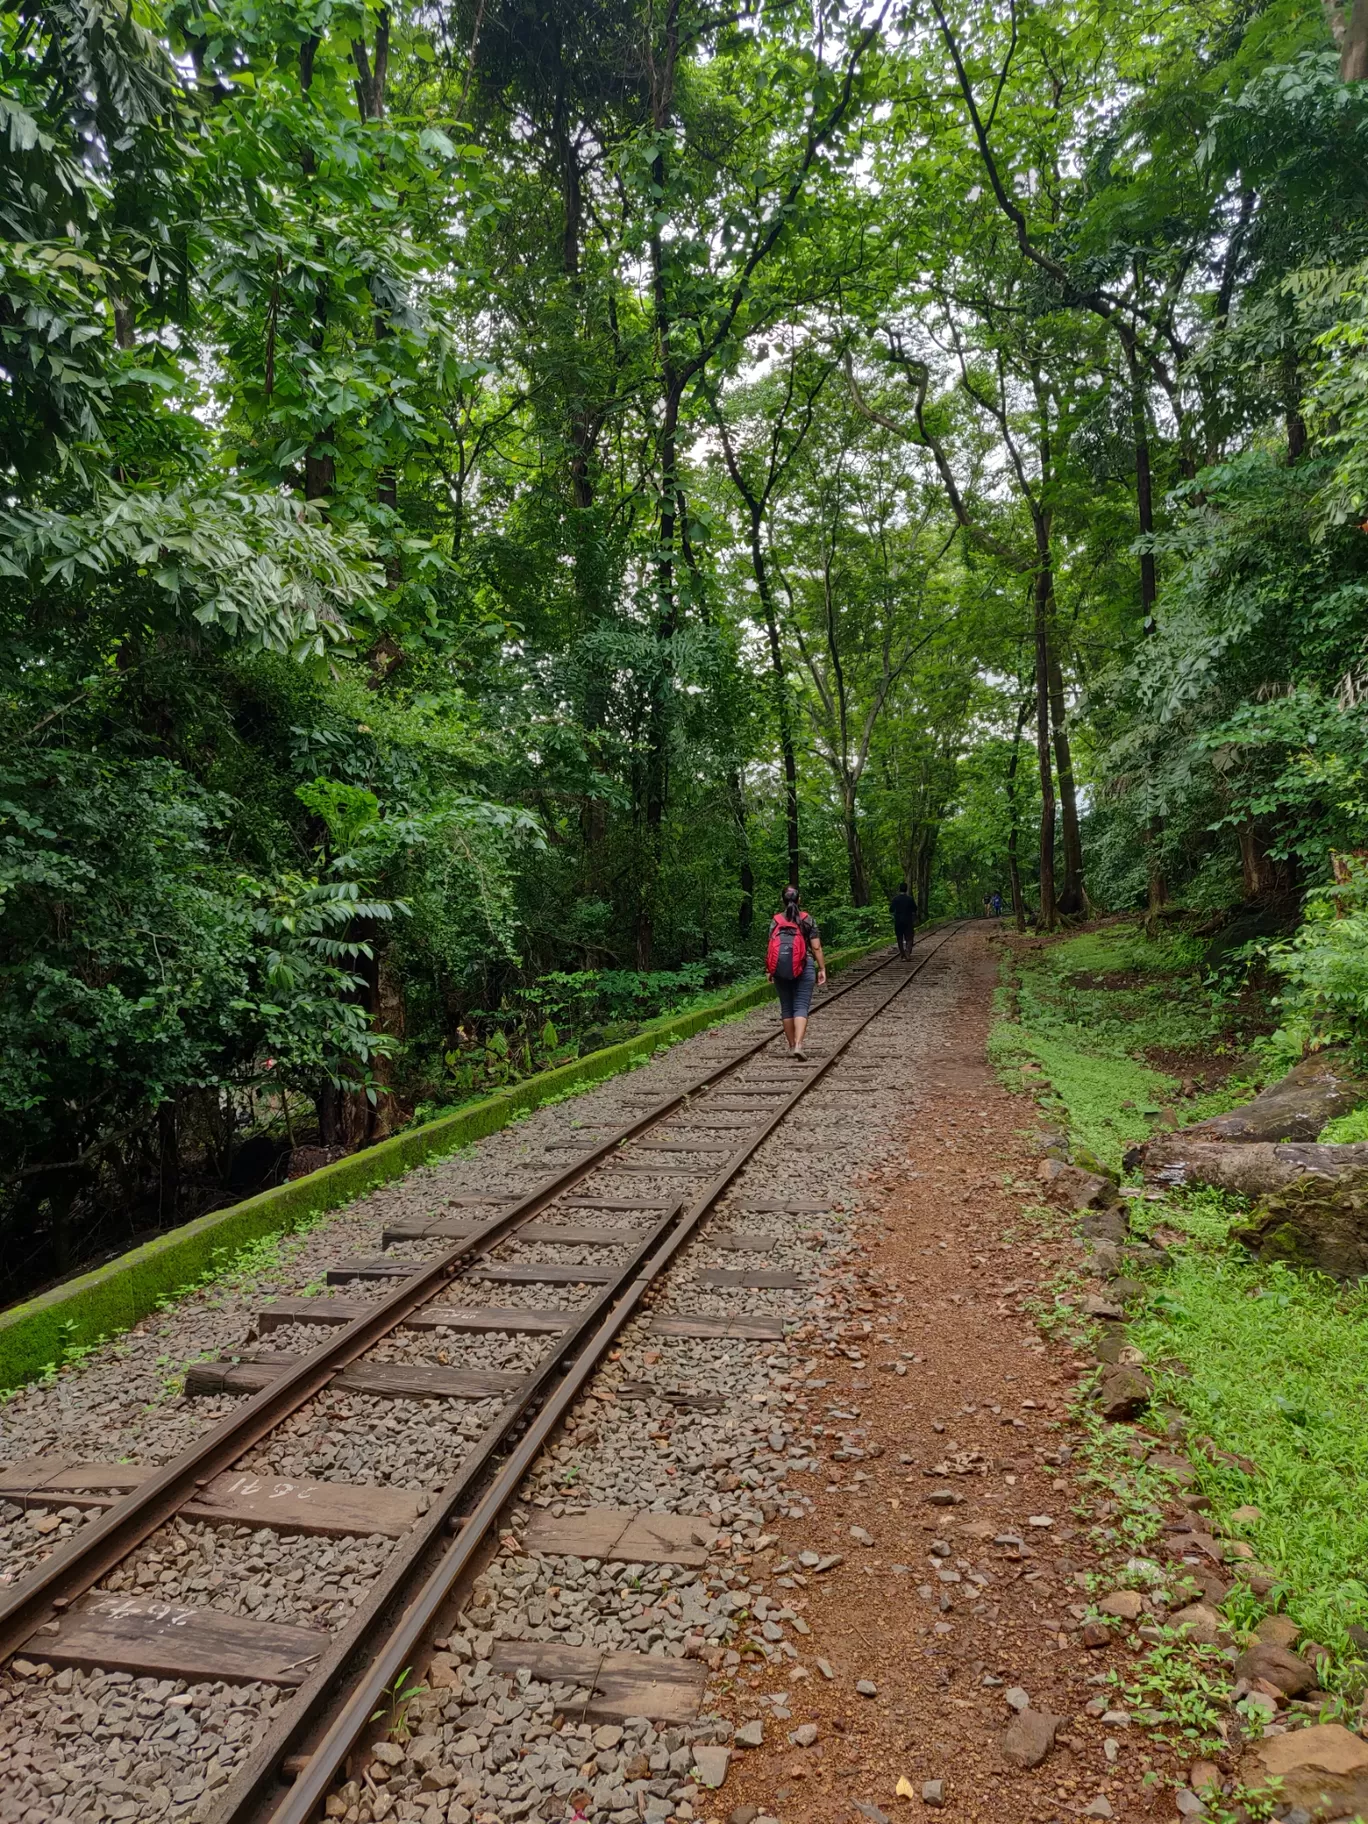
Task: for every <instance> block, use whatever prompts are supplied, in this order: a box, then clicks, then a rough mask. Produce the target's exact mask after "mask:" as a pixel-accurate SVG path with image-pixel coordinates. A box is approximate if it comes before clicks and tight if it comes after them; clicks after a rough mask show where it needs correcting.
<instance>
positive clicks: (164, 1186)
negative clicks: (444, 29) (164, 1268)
mask: <svg viewBox="0 0 1368 1824" xmlns="http://www.w3.org/2000/svg"><path fill="white" fill-rule="evenodd" d="M178 1113H179V1111H178V1109H177V1107H176V1103H175V1099H174V1098H172V1099H170V1100H168V1101H166V1102H163V1103H162V1104H161V1105H160V1107H159V1108H158V1109H157V1220H158V1222H159V1223H161V1224H165V1223H170V1222H174V1221H175V1219H176V1214H177V1211H178V1210H179V1208H180V1175H181V1157H180V1124H179V1121H178V1119H177V1116H178Z"/></svg>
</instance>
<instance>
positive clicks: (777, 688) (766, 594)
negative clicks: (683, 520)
mask: <svg viewBox="0 0 1368 1824" xmlns="http://www.w3.org/2000/svg"><path fill="white" fill-rule="evenodd" d="M750 519H751V569H752V571H753V572H754V575H755V587H756V592H757V593H758V595H759V597H760V606H761V608H762V609H763V610H764V615H765V632H766V635H767V636H768V639H769V653H770V675H771V677H772V678H773V680H774V710H775V716H776V719H777V721H778V723H779V751H780V754H781V755H782V758H783V762H784V837H785V844H786V848H787V851H788V877H789V885H790V886H791V887H796V886H797V885H798V758H797V754H796V752H795V750H794V745H793V714H792V705H791V704H790V702H789V693H788V677H787V675H786V673H785V670H784V649H783V646H782V644H781V642H780V639H779V616H778V613H777V611H776V609H775V604H774V590H773V588H772V586H771V583H770V574H769V566H768V564H767V563H766V562H765V550H764V544H763V542H762V539H761V528H760V520H759V515H758V511H757V508H756V507H752V508H751V515H750Z"/></svg>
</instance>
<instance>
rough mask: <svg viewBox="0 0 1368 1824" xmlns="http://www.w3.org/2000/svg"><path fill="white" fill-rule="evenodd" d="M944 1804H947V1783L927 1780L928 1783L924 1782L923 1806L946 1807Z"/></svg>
mask: <svg viewBox="0 0 1368 1824" xmlns="http://www.w3.org/2000/svg"><path fill="white" fill-rule="evenodd" d="M944 1803H945V1781H944V1780H926V1781H924V1782H923V1784H922V1804H923V1805H944Z"/></svg>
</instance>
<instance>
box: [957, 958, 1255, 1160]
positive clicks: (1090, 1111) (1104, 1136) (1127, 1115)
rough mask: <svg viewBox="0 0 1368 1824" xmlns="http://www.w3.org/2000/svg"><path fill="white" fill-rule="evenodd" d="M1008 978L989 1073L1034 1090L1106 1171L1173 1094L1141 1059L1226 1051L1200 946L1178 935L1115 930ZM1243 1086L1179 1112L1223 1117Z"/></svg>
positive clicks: (1166, 1079) (1224, 1020)
mask: <svg viewBox="0 0 1368 1824" xmlns="http://www.w3.org/2000/svg"><path fill="white" fill-rule="evenodd" d="M1006 969H1007V971H1008V972H1009V976H1008V983H1007V986H1008V989H1009V994H1008V996H1007V997H1005V998H1006V999H1007V1000H1008V1001H1009V1004H1010V1010H1009V1011H1006V1013H1005V1017H1004V1018H1002V1019H1000V1020H999V1022H998V1023H997V1025H996V1026H995V1028H994V1031H993V1034H992V1037H991V1039H990V1041H989V1054H990V1056H991V1058H992V1060H993V1062H994V1064H995V1065H996V1066H997V1067H998V1069H999V1070H1000V1072H1001V1073H1002V1075H1003V1076H1004V1078H1005V1079H1006V1080H1007V1081H1008V1082H1009V1083H1010V1084H1011V1086H1012V1087H1013V1088H1032V1087H1035V1088H1036V1089H1037V1099H1038V1100H1039V1101H1040V1103H1041V1106H1042V1107H1043V1108H1044V1109H1045V1111H1046V1112H1047V1113H1048V1114H1052V1115H1054V1116H1055V1117H1057V1118H1058V1119H1059V1120H1060V1121H1061V1122H1064V1123H1066V1124H1067V1126H1068V1129H1069V1131H1070V1133H1071V1135H1072V1137H1073V1138H1074V1139H1075V1140H1076V1141H1079V1142H1082V1144H1083V1145H1085V1146H1087V1147H1088V1148H1089V1149H1090V1150H1091V1151H1092V1152H1094V1153H1095V1154H1096V1155H1097V1156H1098V1157H1099V1158H1100V1159H1102V1160H1103V1161H1104V1162H1105V1163H1106V1164H1107V1165H1109V1166H1111V1167H1113V1169H1115V1168H1117V1167H1119V1165H1120V1163H1121V1155H1122V1153H1123V1152H1124V1151H1125V1149H1126V1147H1127V1146H1128V1145H1133V1144H1134V1143H1135V1142H1136V1141H1138V1140H1142V1139H1144V1138H1145V1137H1146V1136H1147V1135H1148V1134H1149V1133H1150V1132H1151V1131H1152V1129H1153V1126H1154V1122H1155V1118H1156V1117H1157V1116H1158V1114H1159V1112H1160V1110H1161V1108H1162V1107H1163V1106H1164V1105H1165V1104H1166V1103H1167V1102H1169V1101H1170V1099H1171V1098H1172V1096H1173V1094H1174V1092H1175V1091H1176V1090H1177V1088H1178V1082H1177V1079H1176V1078H1174V1077H1173V1076H1171V1075H1169V1074H1167V1073H1166V1072H1165V1071H1163V1070H1159V1069H1156V1068H1155V1067H1154V1066H1153V1065H1152V1064H1150V1063H1148V1062H1147V1061H1146V1059H1145V1056H1144V1054H1145V1052H1146V1051H1148V1050H1151V1049H1162V1050H1165V1051H1178V1052H1189V1053H1191V1054H1192V1055H1193V1057H1194V1058H1201V1057H1202V1056H1212V1055H1222V1054H1225V1053H1227V1052H1228V1051H1229V1049H1230V1040H1229V1038H1228V1036H1227V1033H1228V1028H1229V1023H1230V1018H1231V1012H1230V1006H1229V1004H1228V1003H1227V1002H1226V1001H1225V1000H1224V999H1222V998H1220V997H1218V996H1215V995H1213V993H1212V992H1211V990H1210V989H1209V988H1208V987H1207V986H1206V985H1205V983H1204V981H1203V979H1202V968H1201V949H1200V946H1199V945H1196V944H1195V943H1194V942H1193V940H1192V939H1190V938H1186V937H1184V936H1182V935H1176V936H1165V937H1159V938H1153V939H1152V938H1147V937H1145V936H1144V935H1143V934H1142V933H1141V932H1140V931H1139V930H1138V929H1137V927H1136V926H1134V925H1131V924H1117V925H1111V926H1107V927H1104V928H1103V929H1102V930H1099V931H1089V932H1085V933H1084V934H1082V935H1081V936H1078V937H1073V938H1067V939H1065V940H1063V941H1062V942H1060V943H1055V944H1049V945H1046V946H1044V947H1042V948H1041V949H1037V950H1028V951H1025V952H1023V953H1021V954H1020V955H1018V956H1017V957H1016V958H1015V959H1009V960H1008V962H1007V964H1006ZM1123 975H1124V976H1125V977H1127V978H1129V979H1126V980H1124V981H1122V982H1119V983H1118V982H1117V980H1116V978H1118V977H1120V976H1123ZM1099 977H1110V978H1112V980H1111V981H1101V982H1099V980H1098V979H1097V978H1099ZM1033 1063H1034V1064H1035V1065H1037V1066H1039V1070H1038V1071H1037V1072H1034V1073H1033V1072H1032V1071H1031V1070H1030V1068H1029V1066H1030V1065H1031V1064H1033ZM1033 1078H1034V1083H1033ZM1251 1087H1252V1084H1251V1083H1250V1082H1248V1081H1241V1082H1238V1083H1234V1084H1232V1085H1229V1086H1226V1087H1222V1088H1221V1089H1218V1090H1213V1091H1212V1092H1211V1093H1209V1094H1207V1095H1205V1096H1198V1097H1194V1098H1192V1099H1191V1100H1190V1101H1189V1102H1188V1103H1187V1104H1186V1111H1185V1112H1188V1113H1189V1114H1190V1118H1191V1119H1192V1120H1200V1119H1202V1118H1204V1117H1205V1116H1207V1115H1211V1114H1218V1113H1223V1112H1224V1111H1225V1109H1227V1108H1230V1107H1233V1106H1235V1104H1236V1103H1237V1102H1239V1101H1242V1100H1244V1099H1246V1098H1247V1096H1248V1095H1249V1093H1250V1090H1251Z"/></svg>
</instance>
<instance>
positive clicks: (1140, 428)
mask: <svg viewBox="0 0 1368 1824" xmlns="http://www.w3.org/2000/svg"><path fill="white" fill-rule="evenodd" d="M1117 329H1118V333H1119V334H1120V337H1121V346H1122V348H1123V349H1124V350H1125V355H1126V375H1127V379H1128V381H1129V386H1130V413H1131V436H1132V438H1133V440H1134V444H1135V512H1136V519H1137V521H1138V523H1139V526H1140V536H1141V538H1144V539H1148V538H1151V537H1152V536H1153V534H1154V478H1153V475H1152V473H1151V469H1150V443H1149V411H1148V407H1147V404H1146V400H1145V385H1144V376H1143V374H1142V373H1141V371H1140V358H1139V353H1138V350H1137V349H1136V345H1135V335H1134V332H1133V331H1132V330H1130V329H1129V328H1128V327H1126V326H1124V325H1122V324H1121V323H1120V322H1119V321H1118V324H1117ZM1158 588H1159V582H1158V576H1157V574H1156V571H1155V566H1154V553H1153V551H1142V552H1141V553H1140V610H1141V613H1142V615H1143V617H1144V623H1145V629H1146V631H1147V632H1148V631H1149V629H1150V628H1151V627H1152V626H1153V624H1154V603H1155V598H1156V596H1157V594H1158Z"/></svg>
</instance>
